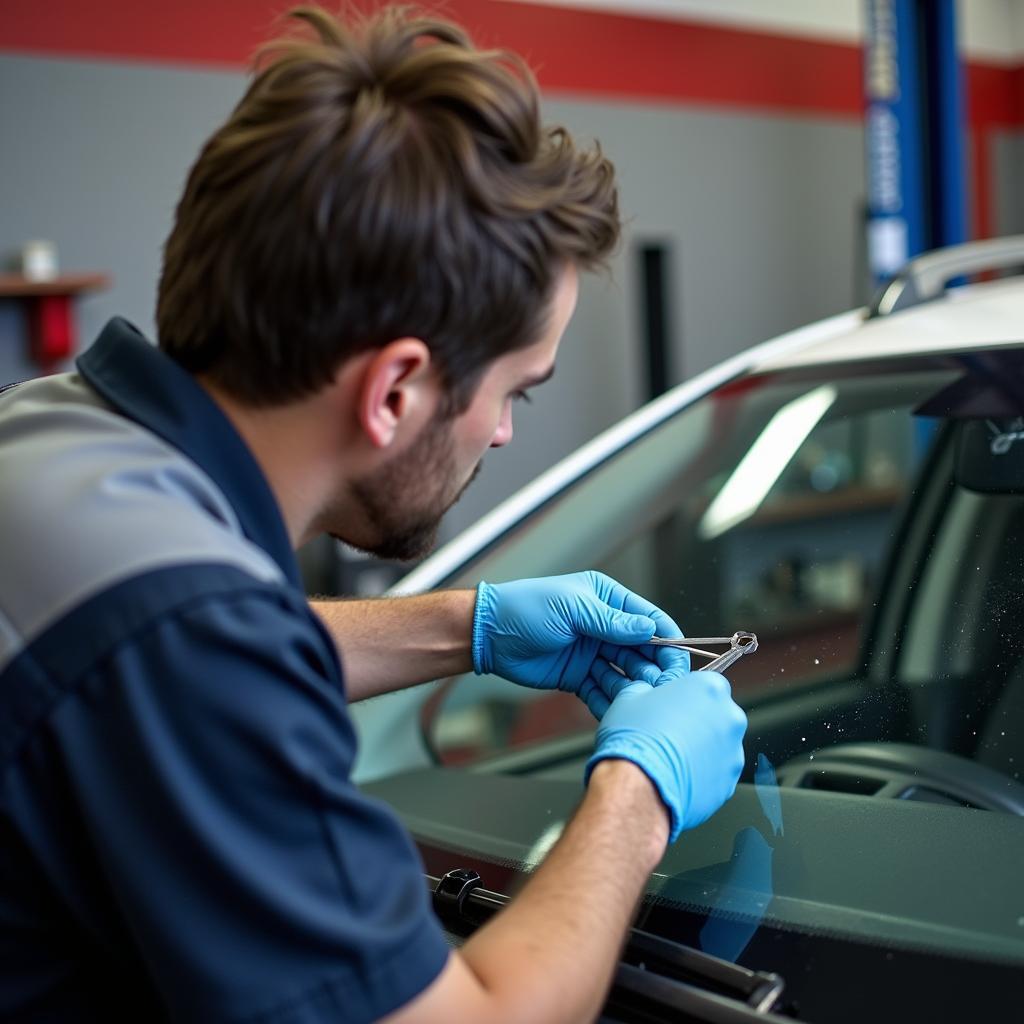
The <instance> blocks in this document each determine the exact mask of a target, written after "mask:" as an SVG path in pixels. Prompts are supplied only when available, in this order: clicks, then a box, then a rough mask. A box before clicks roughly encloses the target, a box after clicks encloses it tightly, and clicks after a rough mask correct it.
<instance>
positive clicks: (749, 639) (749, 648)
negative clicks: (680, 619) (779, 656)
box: [647, 632, 757, 672]
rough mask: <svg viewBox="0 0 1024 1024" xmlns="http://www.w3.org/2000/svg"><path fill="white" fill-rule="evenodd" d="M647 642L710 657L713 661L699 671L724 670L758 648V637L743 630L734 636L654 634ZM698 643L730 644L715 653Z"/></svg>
mask: <svg viewBox="0 0 1024 1024" xmlns="http://www.w3.org/2000/svg"><path fill="white" fill-rule="evenodd" d="M647 642H648V643H649V644H653V645H654V646H655V647H678V648H679V649H680V650H683V651H689V652H690V653H691V654H699V655H700V656H701V657H702V658H710V659H711V661H709V662H708V664H706V665H702V666H701V667H700V668H699V669H698V671H699V672H724V671H725V669H727V668H728V667H729V666H730V665H731V664H732V663H733V662H735V661H739V659H740V658H742V657H743V655H744V654H753V653H754V651H756V650H757V637H756V636H755V635H754V634H753V633H743V632H740V633H733V635H732V636H652V637H651V639H650V640H648V641H647ZM697 644H702V645H707V644H710V645H712V646H715V645H719V644H728V645H729V650H727V651H726V652H725V653H724V654H715V653H714V651H703V650H701V648H700V647H698V646H696V645H697Z"/></svg>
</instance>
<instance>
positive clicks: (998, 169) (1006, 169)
mask: <svg viewBox="0 0 1024 1024" xmlns="http://www.w3.org/2000/svg"><path fill="white" fill-rule="evenodd" d="M994 143H995V145H994V151H993V154H992V161H993V167H994V171H995V181H994V183H993V188H994V189H995V210H994V212H993V216H994V217H995V222H996V225H997V227H998V233H999V234H1001V235H1020V234H1024V189H1022V188H1021V184H1020V183H1021V169H1022V168H1024V132H1005V133H1004V132H1000V133H998V134H997V135H996V136H995V139H994Z"/></svg>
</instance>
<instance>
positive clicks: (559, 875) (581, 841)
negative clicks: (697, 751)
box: [387, 760, 669, 1024]
mask: <svg viewBox="0 0 1024 1024" xmlns="http://www.w3.org/2000/svg"><path fill="white" fill-rule="evenodd" d="M668 834H669V819H668V815H667V814H666V810H665V805H664V804H663V803H662V802H661V800H660V799H659V797H658V794H657V791H656V790H655V788H654V786H653V785H652V784H651V782H650V781H649V780H648V778H647V776H646V775H645V774H644V773H643V772H642V771H641V770H640V769H639V768H638V767H636V765H634V764H631V763H630V762H628V761H622V760H606V761H602V762H600V763H599V764H597V765H596V767H595V768H594V771H593V774H592V775H591V778H590V783H589V786H588V789H587V795H586V797H585V798H584V800H583V803H582V804H581V806H580V808H579V810H578V811H577V813H576V815H575V817H574V818H573V820H572V821H571V823H570V824H569V826H568V828H567V829H566V831H565V833H564V834H563V836H562V838H561V839H560V840H559V842H558V843H557V844H556V846H555V847H554V849H553V850H552V851H551V853H550V854H549V855H548V857H547V859H546V860H545V861H544V863H543V864H542V865H541V867H540V868H539V869H538V870H537V872H536V873H535V874H534V876H533V877H532V878H531V879H530V882H529V884H528V885H526V887H525V888H524V889H523V891H522V892H521V893H520V894H519V895H518V896H517V897H516V899H515V900H513V902H512V903H511V904H510V905H509V907H508V908H507V909H506V910H503V911H502V912H501V914H499V915H498V916H497V917H495V918H494V919H493V920H492V921H491V922H489V923H488V924H487V925H486V926H485V927H483V928H481V929H480V930H479V931H478V932H477V933H476V934H475V935H474V936H473V937H472V938H471V939H470V940H469V941H468V942H467V943H466V944H465V945H464V946H463V947H462V949H461V950H460V951H459V952H457V953H455V954H453V955H452V956H451V957H450V959H449V961H448V965H447V967H446V968H445V970H444V971H443V972H442V973H441V975H440V976H439V977H438V978H437V980H436V981H435V982H434V983H433V984H432V985H431V986H430V987H429V988H428V989H427V990H426V991H425V992H423V994H422V995H420V996H419V997H418V998H416V999H414V1000H413V1001H412V1002H411V1003H409V1004H408V1005H407V1006H405V1007H403V1008H402V1009H401V1010H399V1011H398V1012H397V1013H395V1014H392V1015H391V1016H390V1017H389V1018H387V1021H388V1024H435V1022H437V1024H447V1022H449V1021H452V1020H460V1021H467V1022H475V1021H487V1022H493V1024H519V1022H523V1024H556V1022H570V1021H571V1022H579V1021H587V1020H593V1019H594V1018H595V1017H596V1016H597V1014H598V1012H599V1010H600V1008H601V1006H602V1004H603V1002H604V999H605V996H606V995H607V990H608V985H609V982H610V980H611V976H612V971H613V969H614V966H615V962H616V959H617V957H618V953H619V950H620V947H621V945H622V938H623V934H624V932H625V930H626V927H627V926H628V924H629V921H630V918H631V917H632V915H633V912H634V909H635V907H636V903H637V900H638V899H639V897H640V894H641V892H642V891H643V887H644V884H645V882H646V880H647V878H648V876H649V875H650V873H651V872H652V871H653V870H654V868H655V866H656V865H657V863H658V861H659V860H660V858H661V855H662V853H663V852H664V849H665V844H666V842H667V841H668Z"/></svg>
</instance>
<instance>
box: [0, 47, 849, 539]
mask: <svg viewBox="0 0 1024 1024" xmlns="http://www.w3.org/2000/svg"><path fill="white" fill-rule="evenodd" d="M244 81H245V80H244V77H243V76H242V75H241V74H240V73H237V72H229V71H210V70H197V69H188V70H184V69H174V68H162V67H154V66H150V65H135V64H117V63H110V62H102V61H88V60H75V59H60V60H53V59H40V58H29V57H23V56H14V55H8V56H2V57H0V94H2V95H3V96H4V98H5V102H4V103H3V104H2V105H0V138H3V139H11V138H17V139H19V140H20V141H19V145H18V146H15V147H8V146H4V147H2V153H3V156H2V157H0V159H2V174H3V180H4V182H5V188H4V190H3V192H2V193H0V224H2V225H3V229H2V236H0V245H2V244H4V243H7V244H9V243H10V241H11V240H21V239H25V238H35V237H42V238H52V239H54V240H55V241H56V242H57V243H58V246H59V251H60V258H61V263H62V265H63V266H64V267H67V268H69V269H82V270H104V271H109V272H110V273H111V274H112V275H113V278H114V287H113V289H112V290H111V291H109V292H106V293H102V294H99V295H94V296H91V297H88V298H86V299H84V300H82V301H81V302H80V303H79V306H78V314H79V315H78V322H79V325H80V331H81V339H82V342H83V344H85V343H87V342H88V341H90V340H91V339H92V338H93V337H94V336H95V334H96V333H97V332H98V331H99V329H100V328H101V327H102V326H103V324H104V323H105V322H106V320H107V318H108V317H110V316H112V315H115V314H119V315H123V316H126V317H128V318H129V319H130V320H132V321H133V322H134V323H136V324H138V326H139V327H141V328H142V329H143V330H144V331H146V332H147V333H149V334H150V335H152V334H153V331H154V326H153V305H154V299H155V289H156V282H157V277H158V274H159V265H160V248H161V246H162V243H163V240H164V238H165V236H166V234H167V231H168V229H169V226H170V223H171V218H172V216H173V208H174V203H175V202H176V200H177V195H178V193H179V191H180V189H181V187H182V184H183V181H184V178H185V174H186V172H187V168H188V164H189V163H190V161H191V160H192V158H193V156H194V154H195V153H196V152H197V151H198V149H199V147H200V145H201V144H202V141H203V140H204V138H205V137H206V135H207V134H208V133H209V132H210V131H211V130H212V129H213V128H214V127H215V126H216V125H217V124H218V123H219V121H220V120H222V119H223V117H224V116H225V115H226V114H227V112H228V111H229V110H230V108H231V106H232V105H233V103H234V102H235V101H236V100H237V98H238V96H239V95H240V94H241V91H242V89H243V87H244ZM100 111H102V115H101V116H99V117H98V116H97V112H100ZM546 116H547V117H548V118H549V119H550V120H552V121H558V122H562V123H565V124H566V125H568V126H569V127H570V128H571V129H572V130H573V131H574V132H575V133H577V134H579V135H584V136H587V137H591V138H597V139H600V140H601V142H602V145H603V146H604V147H605V149H606V151H607V152H608V153H609V155H610V156H611V157H612V159H613V160H614V161H615V163H616V164H617V166H618V169H619V175H620V180H621V189H622V205H623V210H624V213H625V217H626V221H627V232H626V239H625V242H624V245H623V247H622V249H621V252H620V254H619V257H618V259H617V260H616V263H615V267H614V271H613V276H612V279H611V280H605V279H602V278H595V279H591V280H588V281H587V282H586V283H585V286H584V291H583V295H582V298H581V302H580V306H579V310H578V313H577V316H576V318H575V320H574V322H573V324H572V326H571V328H570V331H569V334H568V335H567V338H566V345H565V346H564V349H563V355H562V358H561V360H560V365H559V371H558V375H557V377H556V379H555V380H554V381H553V382H552V383H551V384H549V385H548V386H546V387H545V388H543V389H541V390H540V391H539V392H538V395H537V400H536V402H535V403H534V406H533V407H531V408H529V409H525V408H524V409H522V410H519V411H518V415H517V431H518V432H519V437H518V443H516V444H514V445H512V446H510V447H509V448H507V449H505V450H503V451H501V452H497V451H496V452H494V453H492V454H491V456H490V457H489V458H488V462H487V465H486V468H485V470H484V472H483V473H482V475H481V477H480V479H479V480H478V482H477V483H476V484H475V485H474V487H473V488H472V489H471V490H470V491H469V492H468V493H467V495H466V496H465V498H464V499H463V502H462V503H461V504H460V506H459V507H457V508H456V509H455V510H453V512H452V515H451V517H450V519H449V523H448V526H447V529H448V531H449V532H450V531H452V530H456V529H458V528H460V527H461V526H462V525H464V524H465V523H467V522H470V521H472V520H473V519H474V518H475V517H477V516H478V515H479V514H480V513H482V512H483V511H486V509H488V508H490V507H491V506H492V505H493V504H494V503H495V502H496V501H498V500H500V499H501V498H503V497H505V496H506V495H507V494H509V493H511V492H512V491H513V490H514V489H516V488H517V487H519V486H520V485H521V484H523V483H525V482H526V481H528V480H529V479H531V478H532V477H533V476H535V475H536V474H537V473H538V472H539V471H541V470H542V469H543V468H545V467H546V466H547V465H550V464H551V462H552V461H554V460H555V459H556V458H558V457H559V456H561V455H563V454H565V453H567V452H569V451H571V450H572V449H573V448H575V447H577V446H578V445H579V444H580V443H582V442H583V441H584V440H586V439H587V438H589V437H592V436H593V435H594V434H595V433H597V432H598V431H599V430H601V429H603V428H604V427H606V426H608V425H609V424H611V423H613V422H615V421H616V420H617V419H619V418H621V417H622V416H623V415H625V414H626V413H627V412H629V411H630V410H631V409H633V408H636V406H637V405H638V404H640V403H641V402H642V400H643V397H644V396H643V393H642V388H643V383H642V381H643V370H642V367H641V366H640V365H638V360H639V359H640V358H641V353H642V347H641V344H640V340H639V323H640V310H639V307H638V287H637V284H638V282H637V272H636V266H635V263H634V257H635V250H636V246H637V244H638V243H640V242H643V241H652V240H653V241H660V242H665V243H667V244H669V245H670V246H671V266H672V269H673V271H674V274H673V282H672V283H673V289H672V300H673V305H674V308H673V313H674V324H675V328H676V330H675V345H676V351H675V359H674V366H675V369H676V373H675V376H676V378H677V379H681V377H682V376H684V375H691V374H693V373H695V372H698V371H700V370H702V369H705V368H707V367H708V366H711V365H713V364H714V363H716V362H717V361H719V360H720V359H722V358H723V357H724V356H727V355H729V354H731V353H733V352H737V351H739V350H741V349H742V348H744V347H746V346H748V345H750V344H752V343H754V342H757V341H760V340H763V339H764V338H766V337H770V336H771V335H772V334H775V333H778V332H779V331H781V330H785V329H787V328H789V327H792V326H796V325H798V324H800V323H803V322H806V321H807V320H810V319H815V318H817V317H820V316H824V315H826V314H828V313H831V312H835V311H837V310H840V309H843V308H846V307H849V306H851V305H853V304H855V302H856V301H857V300H858V296H857V294H856V290H855V287H854V281H855V276H856V275H855V268H854V253H855V251H856V219H857V216H858V213H857V210H858V204H859V202H860V199H861V196H862V195H863V160H862V145H863V143H862V133H861V128H860V125H859V123H856V122H838V123H836V122H832V121H829V120H825V119H814V118H806V117H791V116H790V117H785V116H776V117H766V116H752V115H749V114H747V115H744V114H739V113H734V112H731V111H730V112H725V113H723V112H719V111H700V110H687V109H678V108H673V107H669V106H652V105H643V104H638V103H615V102H605V101H602V102H597V101H594V100H574V99H560V100H552V101H549V102H548V103H547V105H546ZM57 126H59V127H57ZM20 316H21V310H20V307H19V306H18V305H17V304H15V303H10V302H0V379H2V380H11V379H16V378H19V377H22V376H29V375H31V374H32V372H33V368H32V367H31V366H30V365H29V364H28V363H27V362H26V360H25V359H24V355H23V331H22V329H21V325H20V322H19V321H20Z"/></svg>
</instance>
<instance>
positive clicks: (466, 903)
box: [427, 868, 791, 1024]
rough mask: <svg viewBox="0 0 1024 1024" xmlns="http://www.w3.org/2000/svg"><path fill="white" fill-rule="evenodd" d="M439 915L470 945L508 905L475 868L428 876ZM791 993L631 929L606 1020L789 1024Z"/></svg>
mask: <svg viewBox="0 0 1024 1024" xmlns="http://www.w3.org/2000/svg"><path fill="white" fill-rule="evenodd" d="M427 888H428V890H429V891H430V893H431V896H432V898H433V903H434V911H435V913H436V914H437V916H438V917H439V918H440V919H441V921H442V923H443V924H444V925H445V927H446V928H447V929H448V930H449V932H450V933H452V934H454V935H456V936H459V937H462V938H465V937H467V936H469V935H470V934H472V933H473V932H474V931H475V930H476V929H477V928H479V927H480V926H481V925H482V924H484V923H485V922H487V921H489V920H490V919H491V918H492V917H493V916H494V915H495V914H496V913H497V912H498V911H499V910H501V909H502V908H503V907H504V906H506V904H508V902H509V897H508V896H505V895H503V894H502V893H497V892H492V891H490V890H489V889H484V888H483V886H482V885H481V879H480V876H479V875H478V874H477V873H476V872H475V871H472V870H470V869H469V868H457V869H456V870H454V871H449V872H448V873H447V874H446V875H445V876H444V877H443V878H437V877H435V876H433V875H427ZM784 986H785V983H784V982H783V980H782V978H781V977H780V976H779V975H778V974H772V973H767V972H765V971H751V970H748V969H747V968H745V967H740V966H738V965H737V964H734V963H730V962H729V961H728V960H720V959H719V958H718V957H715V956H710V955H709V954H707V953H702V952H701V951H700V950H698V949H692V948H690V947H689V946H684V945H682V944H681V943H678V942H672V941H671V940H670V939H663V938H662V937H661V936H660V935H652V934H651V933H650V932H645V931H641V930H640V929H639V928H630V930H629V932H628V934H627V936H626V944H625V947H624V949H623V951H622V955H621V957H620V959H619V963H618V966H617V967H616V969H615V976H614V978H613V980H612V987H611V991H610V992H609V993H608V1001H607V1003H606V1004H605V1008H604V1011H603V1013H602V1015H601V1017H600V1018H599V1019H600V1021H602V1022H604V1024H618V1022H620V1021H626V1020H628V1021H630V1022H631V1024H634V1022H641V1024H661V1022H662V1021H665V1022H668V1021H679V1020H680V1014H682V1015H684V1016H683V1018H682V1019H684V1020H693V1021H707V1022H708V1024H750V1022H758V1024H765V1022H775V1021H777V1022H780V1024H782V1022H784V1021H788V1020H790V1019H791V1018H789V1017H781V1016H779V1015H778V1014H777V1013H775V1012H773V1011H775V1010H777V1009H778V1008H779V1004H780V999H781V996H782V991H783V988H784Z"/></svg>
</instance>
